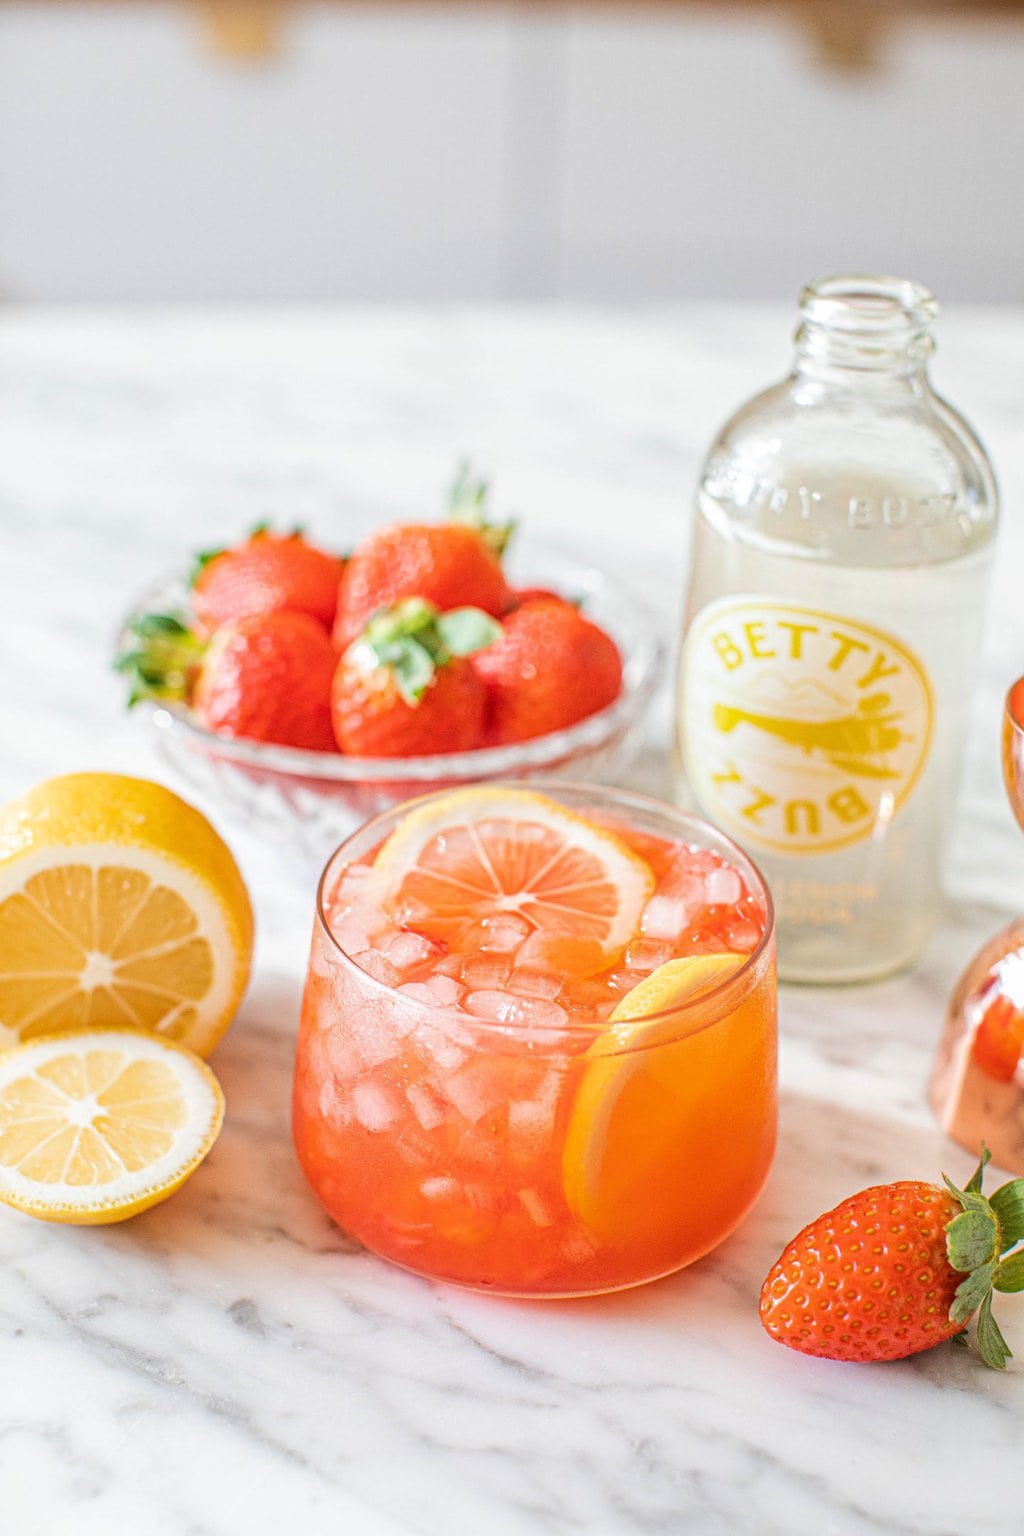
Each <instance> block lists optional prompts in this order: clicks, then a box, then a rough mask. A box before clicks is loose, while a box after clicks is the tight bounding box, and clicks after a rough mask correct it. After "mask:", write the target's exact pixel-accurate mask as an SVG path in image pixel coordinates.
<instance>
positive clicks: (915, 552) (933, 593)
mask: <svg viewBox="0 0 1024 1536" xmlns="http://www.w3.org/2000/svg"><path fill="white" fill-rule="evenodd" d="M800 314H801V323H800V326H799V329H798V330H797V333H796V361H795V365H794V369H793V372H792V373H791V374H790V375H789V377H788V378H786V379H783V380H782V382H781V383H779V384H776V385H775V386H774V387H773V388H771V389H768V390H766V391H765V393H763V394H760V395H758V396H756V397H755V398H754V399H753V400H751V401H750V402H749V403H748V404H746V405H744V406H742V407H741V409H740V410H739V411H738V412H737V414H736V415H735V416H734V417H733V418H732V419H731V421H729V422H728V423H727V425H726V426H725V427H724V428H723V429H722V432H721V433H720V435H719V437H718V439H717V441H716V442H715V443H714V445H713V446H712V448H711V451H710V453H709V455H708V458H707V461H706V463H705V465H704V469H703V473H702V475H701V479H700V484H699V488H698V492H697V512H696V521H695V529H694V540H693V551H692V565H691V572H690V584H689V596H688V601H687V606H686V616H685V629H684V645H683V649H682V655H681V662H680V677H679V699H678V723H677V733H676V740H677V763H678V768H679V775H680V778H679V785H680V795H681V798H683V799H684V800H685V801H687V802H688V803H690V804H691V805H696V806H697V807H699V809H700V810H701V812H702V813H703V814H704V815H706V816H707V817H709V818H710V819H711V820H712V821H714V822H717V823H718V824H719V825H720V826H722V827H724V828H725V829H726V830H727V831H729V832H730V833H731V834H732V836H734V837H735V838H737V840H738V841H739V842H740V843H741V844H743V845H744V846H745V847H746V848H747V849H748V850H749V851H750V853H751V854H752V855H753V857H754V858H755V859H756V860H757V861H758V862H759V863H760V865H761V867H762V868H763V869H764V870H765V872H766V873H767V875H768V878H769V882H770V884H771V886H772V889H773V891H774V894H775V900H776V906H777V912H778V937H779V970H780V974H781V975H783V976H784V977H786V978H787V979H788V980H793V981H835V982H840V981H858V980H866V979H868V978H871V977H876V976H882V975H885V974H886V973H888V972H890V971H894V970H897V969H899V968H900V967H902V966H904V965H907V964H909V963H910V962H912V961H913V960H914V959H915V958H916V957H917V955H918V954H919V952H920V950H921V948H922V947H923V945H924V943H925V941H926V940H927V938H928V936H929V933H930V932H931V930H932V928H933V927H934V924H935V922H936V920H937V918H938V915H939V911H940V905H941V887H940V880H941V870H942V862H943V854H944V850H945V846H946V842H947V836H948V833H949V829H950V822H951V819H952V812H953V804H954V799H955V795H956V789H957V782H958V778H959V770H960V764H961V755H962V747H963V743H964V738H965V734H966V726H967V721H968V712H969V706H970V700H971V689H972V684H973V679H974V674H975V666H976V662H977V656H978V648H979V643H980V638H981V628H982V620H983V616H984V606H985V592H986V585H987V579H988V572H989V567H990V564H991V556H992V544H993V538H994V535H995V529H996V521H997V507H998V503H997V493H996V487H995V481H994V477H993V473H992V467H991V465H990V463H989V460H988V458H987V456H986V454H985V450H984V449H983V447H982V446H981V444H980V442H979V441H978V439H977V438H976V437H975V435H974V433H973V432H972V431H971V429H970V427H969V426H968V425H967V423H966V422H965V421H964V420H963V418H962V417H961V416H959V415H958V414H957V412H956V411H954V410H953V408H952V407H951V406H949V405H948V404H947V403H946V402H945V401H944V400H942V399H940V398H939V396H937V395H936V394H935V393H934V392H933V390H932V388H931V385H930V383H929V380H928V374H927V368H926V364H927V359H928V356H929V354H930V352H931V350H932V346H933V343H932V338H931V325H932V321H933V319H934V316H935V303H934V300H933V299H932V297H931V295H930V294H929V293H928V292H927V291H926V290H925V289H924V288H922V287H921V286H920V285H919V284H917V283H913V282H909V281H905V280H902V279H899V278H891V277H860V276H848V277H833V278H827V279H824V280H822V281H819V282H816V283H814V284H812V285H811V286H810V287H808V288H806V289H805V290H804V292H803V294H802V295H801V299H800Z"/></svg>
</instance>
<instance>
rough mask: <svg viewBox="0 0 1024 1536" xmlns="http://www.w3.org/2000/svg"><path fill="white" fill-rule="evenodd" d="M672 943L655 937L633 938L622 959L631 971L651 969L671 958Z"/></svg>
mask: <svg viewBox="0 0 1024 1536" xmlns="http://www.w3.org/2000/svg"><path fill="white" fill-rule="evenodd" d="M672 953H673V951H672V945H671V944H665V943H661V942H659V941H658V940H656V939H634V940H633V942H632V943H631V944H630V945H629V946H628V948H627V949H626V953H625V954H624V955H623V957H622V958H623V960H624V961H625V963H626V965H627V966H628V967H629V969H630V970H631V971H653V970H655V969H656V968H657V967H658V966H659V965H664V964H665V962H666V960H671V959H672Z"/></svg>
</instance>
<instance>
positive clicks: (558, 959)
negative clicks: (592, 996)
mask: <svg viewBox="0 0 1024 1536" xmlns="http://www.w3.org/2000/svg"><path fill="white" fill-rule="evenodd" d="M604 959H605V956H604V952H603V951H602V949H601V946H600V944H598V942H597V941H596V939H576V938H572V937H571V936H566V935H565V934H559V933H542V932H540V930H539V929H538V931H537V932H536V933H531V934H530V937H529V938H528V939H526V940H525V941H524V943H523V944H522V946H521V947H520V949H519V950H518V952H517V954H516V964H517V965H520V966H527V967H529V968H530V969H531V970H537V971H550V972H551V973H552V975H555V976H563V977H564V976H586V975H588V974H592V973H593V972H594V971H599V970H601V968H602V963H603V962H604Z"/></svg>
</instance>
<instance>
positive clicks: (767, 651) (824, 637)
mask: <svg viewBox="0 0 1024 1536" xmlns="http://www.w3.org/2000/svg"><path fill="white" fill-rule="evenodd" d="M681 688H682V698H681V708H680V711H679V732H680V747H681V751H682V757H683V763H684V766H685V770H686V776H687V779H688V780H689V783H690V787H691V789H692V790H693V793H694V794H695V795H696V797H697V799H698V800H699V802H700V804H701V806H702V807H703V809H704V811H705V812H706V814H707V815H708V816H710V817H711V819H712V820H713V821H717V822H718V823H720V824H721V825H723V826H724V827H726V828H727V829H728V830H729V831H731V832H733V833H734V834H735V835H736V837H737V838H739V840H740V841H741V842H746V843H748V844H752V845H755V846H758V847H761V848H768V849H771V850H773V851H775V852H779V853H794V854H809V853H826V852H828V851H829V850H831V849H835V848H843V847H846V846H847V845H848V844H850V843H855V842H858V841H859V840H860V839H861V838H864V837H868V836H870V835H871V833H872V831H873V830H874V829H875V827H876V826H877V825H878V824H879V823H881V822H889V821H891V820H892V818H893V817H894V816H895V815H896V814H897V813H898V811H899V809H900V807H901V806H902V805H903V804H904V803H905V802H906V800H907V799H908V797H909V796H910V794H911V793H912V791H913V789H914V786H915V784H916V783H917V781H918V779H919V777H920V775H921V771H922V769H923V768H924V765H925V761H926V759H927V757H928V749H929V746H930V744H931V735H932V715H933V704H932V690H931V686H930V684H929V681H928V676H927V673H926V672H925V670H924V668H923V666H922V665H921V663H920V661H919V660H918V658H917V657H916V656H915V655H914V653H913V652H912V651H911V650H910V649H909V648H908V647H907V646H905V645H904V644H903V643H902V642H901V641H899V640H897V639H896V638H895V636H894V635H890V634H887V633H886V632H885V631H884V630H880V629H874V628H873V627H871V626H869V625H867V624H861V623H859V622H857V623H855V622H853V621H852V620H850V619H843V618H838V617H837V616H836V615H835V614H831V613H823V612H820V611H819V610H817V609H815V608H798V607H794V606H792V605H791V604H789V603H776V602H770V601H769V602H766V601H764V600H763V599H761V598H758V597H756V596H751V597H732V598H726V599H724V600H723V601H721V602H717V603H712V604H710V606H709V607H707V608H704V609H702V610H701V612H700V613H699V614H698V615H697V618H696V619H695V620H694V622H693V624H692V625H691V626H690V630H689V633H688V634H687V637H686V644H685V646H684V648H683V659H682V671H681Z"/></svg>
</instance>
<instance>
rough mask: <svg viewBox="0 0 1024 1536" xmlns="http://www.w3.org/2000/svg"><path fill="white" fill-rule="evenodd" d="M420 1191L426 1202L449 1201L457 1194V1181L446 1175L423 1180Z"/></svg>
mask: <svg viewBox="0 0 1024 1536" xmlns="http://www.w3.org/2000/svg"><path fill="white" fill-rule="evenodd" d="M420 1189H421V1191H422V1192H423V1194H424V1195H425V1196H426V1198H427V1199H428V1200H451V1199H453V1198H454V1197H455V1196H456V1195H457V1194H458V1193H459V1186H458V1183H457V1181H456V1180H455V1179H452V1178H449V1177H448V1176H447V1175H443V1176H440V1177H438V1178H435V1179H424V1180H423V1183H422V1184H421V1185H420Z"/></svg>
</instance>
